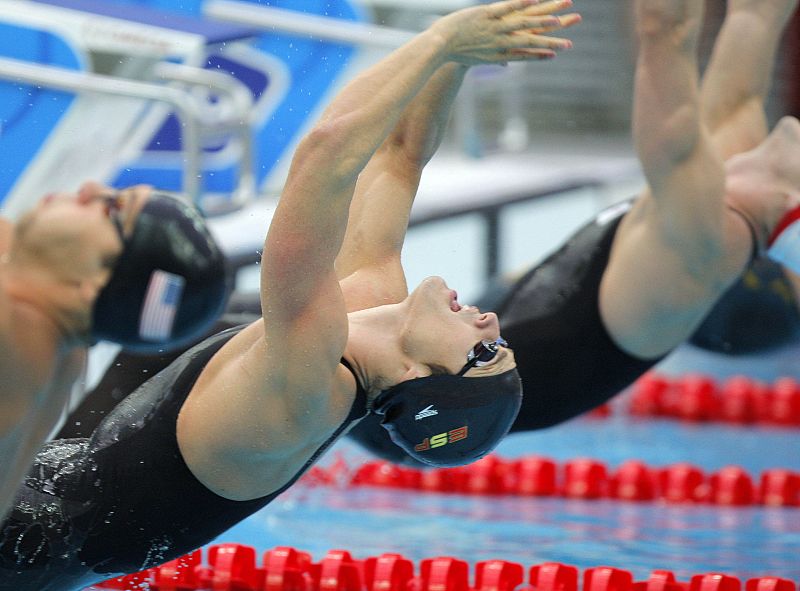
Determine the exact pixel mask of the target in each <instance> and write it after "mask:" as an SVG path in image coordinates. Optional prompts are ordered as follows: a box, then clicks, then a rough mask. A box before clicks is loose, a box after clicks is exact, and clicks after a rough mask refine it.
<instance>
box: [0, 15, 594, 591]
mask: <svg viewBox="0 0 800 591" xmlns="http://www.w3.org/2000/svg"><path fill="white" fill-rule="evenodd" d="M569 5H570V2H569V1H567V0H552V1H548V2H541V3H538V2H533V1H532V0H508V1H503V2H497V3H494V4H488V5H481V6H476V7H471V8H467V9H464V10H461V11H458V12H455V13H453V14H450V15H448V16H445V17H443V18H442V19H439V20H438V21H436V22H435V23H434V24H433V25H432V26H431V27H430V28H429V29H428V30H427V31H424V32H423V33H421V34H419V35H418V36H416V37H415V38H413V39H412V40H411V41H409V42H408V43H407V44H406V45H404V46H403V47H401V48H400V49H398V50H396V51H395V52H393V53H392V54H390V55H389V56H388V57H386V58H385V59H384V60H382V61H381V62H379V63H378V64H376V65H375V66H373V67H371V68H370V69H368V70H367V71H365V72H364V73H362V74H361V75H359V76H358V77H356V78H355V79H354V80H353V81H351V82H350V83H349V84H348V85H347V86H346V87H345V88H344V89H343V91H342V92H341V93H340V94H339V96H338V97H337V98H336V99H335V100H334V101H333V102H332V103H331V105H330V106H329V107H328V108H327V110H326V111H325V113H324V114H323V115H322V119H321V121H320V122H319V123H318V124H317V125H316V126H315V127H314V128H313V129H312V130H311V131H310V132H309V134H308V135H307V136H306V137H305V138H304V139H303V140H302V141H301V142H300V144H299V147H298V148H297V151H296V153H295V156H294V159H293V161H292V165H291V168H290V171H289V177H288V179H287V182H286V186H285V188H284V191H283V194H282V196H281V199H280V202H279V203H278V206H277V208H276V211H275V215H274V217H273V220H272V223H271V225H270V229H269V232H268V235H267V239H266V244H265V248H264V254H263V257H262V261H261V273H262V284H261V285H262V289H261V294H260V296H261V306H262V309H263V311H264V317H263V318H259V319H258V320H256V321H255V322H252V323H250V324H247V325H245V326H242V327H238V328H234V329H232V330H230V331H228V332H223V333H221V334H218V335H215V336H212V337H210V338H209V339H207V340H205V341H203V342H202V343H200V344H199V345H197V346H196V347H195V348H193V349H191V350H190V351H188V352H186V353H185V354H184V355H182V356H181V357H179V358H178V359H177V360H175V361H174V362H173V363H172V364H171V365H169V367H167V368H166V369H164V370H163V371H162V372H160V373H159V374H157V375H156V376H154V377H153V378H151V379H150V380H148V381H147V382H146V383H145V384H143V385H142V386H141V387H140V388H138V389H137V390H136V391H135V392H134V393H133V394H131V395H130V396H129V397H128V398H126V399H125V400H124V402H122V403H121V404H120V405H119V406H117V407H116V408H115V409H114V411H113V412H111V413H110V414H109V415H108V416H107V417H106V418H105V419H104V420H103V422H102V423H101V424H100V425H99V426H98V427H97V428H96V429H95V430H94V432H93V433H92V434H91V436H90V437H89V438H88V439H71V440H70V439H60V440H57V441H54V442H52V443H50V444H48V445H47V446H46V447H45V448H44V449H43V450H42V451H41V452H40V453H39V455H38V456H37V458H36V462H35V464H34V467H33V469H32V470H31V471H30V473H29V475H28V478H27V479H26V481H25V483H24V485H23V486H22V487H21V489H20V490H19V492H18V495H17V499H16V505H15V507H14V509H13V511H12V512H11V514H10V516H9V518H8V519H7V520H6V521H5V523H3V524H2V525H0V589H2V590H4V591H5V590H11V589H13V590H14V591H26V590H30V591H33V590H36V591H53V590H61V589H72V588H75V587H77V586H81V585H86V584H88V583H90V582H92V581H97V580H100V579H104V578H108V577H110V576H112V575H115V574H118V573H124V572H130V571H135V570H139V569H142V568H147V567H149V566H153V565H155V564H159V563H161V562H164V561H166V560H170V559H172V558H175V557H177V556H179V555H182V554H185V553H186V552H189V551H191V550H193V549H194V548H197V547H198V546H200V545H202V544H204V543H206V542H208V541H210V540H211V539H213V538H214V537H215V536H216V535H218V534H219V533H220V532H222V531H223V530H224V529H227V528H228V527H230V526H231V525H233V524H235V523H236V522H237V521H239V520H241V519H242V518H244V517H245V516H247V515H249V514H250V513H252V512H254V511H256V510H257V509H259V508H261V507H263V506H264V505H265V504H267V503H268V502H269V501H270V500H271V499H273V498H274V497H275V496H276V495H278V494H280V493H281V492H282V491H283V490H285V489H286V488H287V487H289V486H291V484H292V483H293V482H294V481H295V480H297V478H298V477H299V476H300V475H301V474H302V473H303V472H304V471H305V470H306V469H307V468H308V467H309V466H310V464H311V463H313V462H314V461H315V460H316V458H317V457H318V456H319V454H320V453H322V452H323V451H324V450H325V449H326V448H327V447H328V446H329V445H330V444H331V443H332V442H333V441H335V440H336V439H337V438H338V437H339V436H340V435H342V434H343V432H344V431H346V430H347V429H348V428H349V427H350V426H351V424H352V423H353V422H354V421H355V420H357V419H358V418H360V417H362V416H363V415H364V414H365V413H366V412H367V410H368V409H371V410H372V411H374V412H378V413H381V414H382V415H383V416H384V423H385V427H386V428H387V430H389V431H390V432H391V435H392V437H393V439H394V440H395V441H396V442H397V443H398V445H402V446H404V449H406V450H407V451H408V453H411V454H412V455H414V456H415V457H417V458H418V459H419V460H421V461H425V462H428V463H431V464H435V465H454V464H460V463H466V462H469V461H473V460H475V459H477V458H479V457H481V456H483V455H485V454H486V453H488V452H489V451H490V450H491V449H492V447H493V446H494V445H496V444H497V442H498V441H499V440H500V439H501V438H502V437H503V436H504V435H505V433H506V432H507V431H508V429H509V428H510V426H511V423H512V422H513V420H514V418H515V416H516V413H517V411H518V410H519V405H520V398H521V386H520V381H519V376H518V373H517V371H516V369H515V364H514V356H513V353H512V351H511V349H509V348H508V347H507V346H506V343H505V341H503V339H502V338H501V337H500V332H499V323H498V320H497V316H496V315H495V314H493V313H488V314H485V313H481V312H480V311H479V310H478V309H477V308H474V307H468V306H461V305H460V304H459V303H458V301H457V298H456V294H455V292H453V291H452V290H450V289H449V288H448V287H447V286H446V285H445V283H444V281H443V280H441V279H440V278H430V279H427V280H425V281H424V282H423V283H422V284H421V285H420V286H419V287H418V288H417V289H416V290H415V291H414V292H413V293H412V294H410V295H407V290H406V283H405V277H404V274H403V270H402V267H401V266H400V248H401V246H402V243H403V239H404V235H405V231H406V226H407V221H408V213H409V209H410V207H411V203H412V201H413V198H414V195H415V193H416V189H417V186H418V183H419V177H420V174H421V172H422V168H423V167H424V165H425V163H426V162H427V161H428V160H429V159H430V157H431V156H432V155H433V152H434V151H435V149H436V148H437V147H438V145H439V143H440V141H441V138H442V135H443V130H444V124H445V122H446V119H447V116H448V113H449V111H450V106H451V104H452V101H453V98H454V96H455V94H456V91H457V89H458V87H459V86H460V83H461V80H462V79H463V76H464V74H465V71H466V69H467V67H468V66H470V65H472V64H481V63H495V62H506V61H509V60H536V59H541V58H549V57H554V56H555V54H556V51H557V50H559V49H562V48H566V47H569V45H570V42H569V41H567V40H563V39H559V38H556V37H552V36H550V35H548V34H546V33H550V32H551V31H554V30H557V29H561V28H564V27H568V26H570V25H572V24H574V23H576V22H578V21H579V20H580V19H579V17H578V16H577V15H574V14H572V15H569V14H567V15H562V16H560V17H559V18H556V17H553V16H551V15H553V14H554V13H557V12H560V11H562V10H563V9H564V8H566V7H567V6H569ZM431 403H435V404H436V407H437V410H438V412H437V413H436V414H434V415H432V416H429V417H426V418H425V420H424V421H415V420H414V414H415V413H417V412H418V411H419V410H421V409H422V408H425V407H426V406H427V405H429V404H431ZM434 438H435V439H434Z"/></svg>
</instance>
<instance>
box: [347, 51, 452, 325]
mask: <svg viewBox="0 0 800 591" xmlns="http://www.w3.org/2000/svg"><path fill="white" fill-rule="evenodd" d="M466 72H467V66H465V65H462V64H455V63H451V64H446V65H445V66H443V67H441V68H440V69H439V71H438V72H437V73H436V74H435V75H434V77H433V78H432V79H431V80H430V82H428V84H427V85H426V86H425V88H424V89H423V91H422V92H420V94H419V95H418V96H417V97H416V99H414V101H413V102H412V103H411V104H410V105H409V106H408V107H407V108H406V110H405V112H404V113H403V115H402V117H401V118H400V121H399V122H398V124H397V126H396V127H395V128H394V130H392V133H391V134H390V135H389V137H388V138H386V140H385V141H384V142H383V144H381V146H380V148H378V150H377V151H376V152H375V154H374V155H373V157H372V158H371V159H370V161H369V163H368V164H367V166H366V168H365V169H364V172H363V173H361V176H359V178H358V182H357V183H356V188H355V194H354V195H353V201H352V204H351V205H350V218H349V221H348V225H347V232H346V234H345V237H344V242H343V244H342V248H341V250H340V251H339V256H338V257H337V258H336V272H337V275H338V276H339V278H340V279H341V280H342V281H341V287H342V291H343V292H344V297H345V302H346V305H347V310H348V311H353V310H359V309H363V308H370V307H373V306H379V305H382V304H388V303H394V302H399V301H401V300H402V299H403V298H405V297H406V295H407V291H408V290H407V286H406V280H405V274H404V273H403V269H402V266H401V264H400V253H401V250H402V247H403V242H404V240H405V234H406V230H407V229H408V219H409V215H410V211H411V206H412V204H413V202H414V197H415V196H416V193H417V189H418V187H419V182H420V178H421V176H422V170H423V168H424V167H425V165H426V164H427V163H428V161H429V160H430V158H431V157H432V156H433V154H434V153H435V151H436V149H437V148H438V147H439V145H440V144H441V141H442V137H443V135H444V130H445V127H446V125H447V121H448V119H449V116H450V111H451V107H452V104H453V100H454V99H455V96H456V94H457V93H458V89H459V88H460V86H461V82H462V81H463V79H464V75H465V73H466Z"/></svg>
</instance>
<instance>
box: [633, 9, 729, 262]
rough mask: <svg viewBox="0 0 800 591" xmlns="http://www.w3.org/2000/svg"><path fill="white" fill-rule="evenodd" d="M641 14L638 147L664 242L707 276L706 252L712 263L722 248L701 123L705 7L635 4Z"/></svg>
mask: <svg viewBox="0 0 800 591" xmlns="http://www.w3.org/2000/svg"><path fill="white" fill-rule="evenodd" d="M636 8H637V27H638V33H639V56H638V60H637V67H636V84H635V90H634V109H633V132H634V142H635V144H636V149H637V152H638V155H639V159H640V161H641V163H642V167H643V170H644V173H645V176H646V178H647V181H648V185H649V187H650V190H651V192H652V195H653V197H654V201H655V203H656V204H657V205H656V206H657V207H658V208H659V209H660V210H661V212H662V213H661V215H660V216H659V219H661V220H663V222H664V224H663V227H662V228H661V231H662V232H664V233H665V240H666V242H667V243H674V244H675V245H676V246H677V247H679V248H680V250H681V251H683V252H686V253H693V254H694V256H687V257H684V258H685V260H686V262H687V263H689V264H690V266H691V265H692V263H693V262H696V263H697V267H696V268H695V269H694V271H696V272H698V273H700V274H706V273H708V269H707V268H706V267H705V266H704V260H703V259H705V257H704V256H702V253H703V252H704V248H706V247H707V248H711V251H708V254H709V255H710V256H711V257H713V258H715V257H716V254H717V253H716V252H715V250H716V247H715V245H719V244H721V243H722V238H721V236H722V233H723V228H722V220H723V218H724V216H723V215H722V211H723V208H724V203H723V200H722V198H721V196H722V194H723V192H724V172H723V167H722V160H721V158H720V157H719V155H718V154H717V153H716V152H715V150H714V146H713V145H712V143H711V141H710V135H709V133H708V130H707V129H706V127H705V125H704V122H703V120H702V118H701V108H700V92H699V81H698V65H697V40H698V36H699V31H700V25H701V23H702V13H703V3H702V2H697V0H638V1H637V4H636ZM700 242H703V243H704V244H700ZM687 270H689V269H687Z"/></svg>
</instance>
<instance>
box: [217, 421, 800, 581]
mask: <svg viewBox="0 0 800 591" xmlns="http://www.w3.org/2000/svg"><path fill="white" fill-rule="evenodd" d="M798 451H800V431H797V430H792V429H780V428H773V427H761V428H751V427H739V426H727V425H722V424H705V425H689V424H683V423H678V422H674V421H665V420H634V419H631V418H629V417H624V416H615V417H611V418H608V419H577V420H574V421H571V422H568V423H565V424H563V425H560V426H558V427H554V428H551V429H547V430H544V431H539V432H531V433H522V434H517V435H513V436H510V437H508V438H507V439H506V440H505V441H504V442H503V443H502V444H501V445H500V447H499V448H498V449H497V453H498V454H499V455H500V456H501V457H503V458H508V459H511V458H515V457H519V456H522V455H531V454H539V455H546V456H548V457H550V458H552V459H554V460H557V461H559V462H564V461H566V460H570V459H574V458H576V457H587V456H588V457H593V458H596V459H599V460H602V461H604V462H605V463H606V464H607V465H608V467H609V468H611V469H613V468H614V467H616V466H618V465H619V464H620V463H622V462H623V461H625V460H629V459H638V460H642V461H644V462H645V463H646V464H648V465H650V466H656V467H658V466H664V465H667V464H670V463H675V462H680V461H688V462H691V463H693V464H695V465H697V466H699V467H701V468H703V469H704V470H705V471H707V472H711V471H714V470H717V469H719V468H722V467H723V466H726V465H730V464H735V465H738V466H741V467H742V468H744V469H745V470H747V471H748V472H749V473H750V474H751V475H752V476H753V477H754V478H757V477H758V475H759V474H760V473H761V472H762V471H763V470H765V469H768V468H778V467H780V468H789V469H792V470H795V471H800V453H798ZM333 458H339V459H344V460H345V461H346V462H347V463H348V464H349V465H358V464H359V463H360V462H362V461H366V460H368V459H369V456H367V455H366V454H364V453H363V452H361V451H360V450H359V449H357V448H356V447H355V446H353V445H352V444H349V443H348V442H346V441H345V442H342V443H340V444H338V445H337V446H336V447H335V448H334V450H332V452H331V453H329V454H328V456H327V460H326V461H328V462H330V461H332V460H333ZM217 542H240V543H246V544H250V545H254V546H256V548H257V549H258V550H265V549H268V548H270V547H273V546H278V545H281V546H293V547H296V548H298V549H302V550H305V551H307V552H310V553H311V554H312V556H313V557H314V559H315V560H319V559H321V558H322V557H323V556H324V555H325V553H326V552H327V551H328V550H329V549H334V548H338V549H345V550H349V551H350V552H351V553H352V554H353V555H354V557H356V558H365V557H367V556H376V555H379V554H381V553H383V552H398V553H400V554H403V555H405V556H406V557H408V558H410V559H412V560H413V561H414V562H418V561H419V560H421V559H423V558H428V557H434V556H454V557H457V558H461V559H463V560H466V561H468V562H470V563H475V562H477V561H480V560H487V559H503V560H509V561H515V562H519V563H522V564H523V565H525V566H526V567H527V566H530V565H533V564H537V563H541V562H549V561H556V562H562V563H566V564H571V565H574V566H577V567H579V568H580V569H584V568H589V567H593V566H599V565H606V566H615V567H619V568H625V569H628V570H630V571H632V572H633V574H634V576H635V577H636V578H637V579H644V578H646V577H647V576H648V575H649V573H650V571H651V570H654V569H667V570H672V571H674V572H675V574H676V575H677V576H678V578H679V579H681V580H686V579H688V578H689V577H690V576H692V575H694V574H699V573H708V572H723V573H727V574H732V575H735V576H738V577H740V578H742V579H746V578H751V577H758V576H780V577H784V578H788V579H792V580H794V581H800V508H764V507H759V506H748V507H743V508H742V507H739V508H734V507H717V506H710V505H677V504H665V503H660V502H641V503H635V502H625V501H614V500H587V501H582V500H571V499H562V498H518V497H513V496H503V497H493V496H466V495H453V494H435V493H422V492H414V491H402V490H388V489H378V488H366V487H362V488H348V487H346V486H344V485H341V486H312V485H306V484H300V485H298V486H296V487H294V488H292V489H290V490H289V491H288V492H287V493H286V494H284V495H283V496H281V497H280V498H279V499H277V500H276V501H275V502H273V503H272V504H271V505H270V506H268V507H266V508H265V509H264V510H262V511H261V512H259V513H257V514H256V515H253V516H252V517H251V518H249V519H248V520H246V521H244V522H242V523H240V524H239V525H237V526H236V527H234V528H232V529H231V530H230V531H228V532H226V533H225V534H224V535H222V536H220V538H219V540H217Z"/></svg>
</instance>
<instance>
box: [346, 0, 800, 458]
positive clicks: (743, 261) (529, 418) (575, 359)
mask: <svg viewBox="0 0 800 591" xmlns="http://www.w3.org/2000/svg"><path fill="white" fill-rule="evenodd" d="M796 7H797V0H730V1H729V2H728V7H727V15H726V18H725V21H724V24H723V26H722V28H721V30H720V32H719V35H718V37H717V40H716V44H715V47H714V53H713V55H712V59H711V62H710V63H709V65H708V68H707V70H706V72H705V75H704V78H703V83H702V86H701V88H698V84H697V60H696V55H695V52H696V37H697V35H698V31H699V24H700V22H701V20H702V8H703V3H702V2H696V0H683V1H679V0H675V1H674V2H655V1H652V2H651V1H650V0H639V1H638V2H637V10H638V29H639V33H640V39H641V46H640V54H639V59H638V65H637V80H636V90H635V97H634V102H635V106H634V139H635V140H636V146H637V150H638V152H639V157H640V160H641V162H642V165H643V168H644V172H645V175H646V177H647V181H648V183H649V188H648V189H646V190H645V191H644V192H643V194H642V195H641V196H640V197H638V198H637V199H636V200H632V201H629V202H625V203H621V204H618V205H616V206H613V207H611V208H609V209H608V210H606V211H603V212H601V213H600V214H599V215H598V216H597V218H596V219H595V220H593V221H592V222H590V223H589V224H587V225H586V226H584V227H583V228H582V229H581V230H579V231H578V232H577V233H576V234H575V235H574V236H573V237H572V238H571V239H570V240H568V241H567V243H566V244H565V245H564V246H562V247H561V248H560V249H559V250H558V251H556V252H555V253H553V254H552V255H551V256H550V257H549V258H547V259H546V260H545V261H544V262H543V263H541V264H540V265H538V266H537V267H535V268H534V269H531V270H530V271H529V272H528V273H526V274H525V275H524V276H523V277H522V278H521V279H519V280H518V281H516V282H515V283H514V285H513V286H512V287H511V288H510V290H509V292H508V295H507V296H506V297H505V298H503V299H501V300H500V301H501V303H500V305H499V307H498V308H497V311H498V314H499V316H500V318H501V330H502V332H503V334H504V335H505V336H507V337H508V338H509V340H512V342H513V343H514V347H515V352H516V357H517V361H518V369H519V372H520V375H521V377H522V381H523V387H524V388H525V398H524V400H523V404H522V409H521V410H520V413H519V415H518V417H517V420H516V422H515V423H514V425H513V427H512V429H511V431H512V432H515V431H524V430H529V429H539V428H544V427H548V426H550V425H554V424H557V423H559V422H562V421H565V420H567V419H569V418H572V417H574V416H576V415H578V414H581V413H583V412H585V411H587V410H589V409H591V408H594V407H595V406H598V405H600V404H602V403H603V402H605V401H607V400H608V399H609V398H611V397H612V396H614V395H615V394H617V393H618V392H620V391H621V390H622V389H623V388H625V387H626V386H628V385H629V384H631V383H632V382H633V381H634V380H635V379H636V378H637V377H639V376H640V375H641V374H642V373H644V372H645V371H646V370H648V369H649V368H650V367H652V366H653V365H654V364H656V363H657V362H658V361H660V360H661V359H662V358H663V357H664V356H665V355H666V354H667V353H669V352H670V351H671V350H672V349H673V348H675V347H676V346H677V345H679V344H680V343H682V342H684V341H686V340H687V339H689V338H690V337H692V336H693V335H694V338H695V339H696V340H697V341H699V342H700V343H702V344H704V345H705V346H707V347H709V348H711V347H720V348H721V347H723V346H724V345H723V344H722V343H723V342H724V341H722V339H723V338H724V336H725V333H724V332H723V330H722V329H720V328H719V327H718V326H717V327H715V326H714V322H715V321H716V322H718V320H719V318H720V317H721V316H724V317H726V320H728V321H735V316H734V315H733V314H731V312H730V310H731V308H732V307H733V305H732V303H731V302H727V301H725V300H724V297H723V296H724V294H725V293H726V291H727V290H729V289H731V286H732V285H733V288H732V289H733V290H734V293H735V292H736V290H739V292H741V289H742V286H739V285H736V284H735V282H736V281H737V280H738V278H739V277H740V276H741V275H742V273H743V271H744V270H745V269H746V268H748V269H751V270H752V269H754V268H756V269H760V270H759V273H761V274H762V276H766V275H767V274H768V273H771V274H772V275H773V276H774V275H775V273H776V271H775V270H774V266H771V265H770V264H769V263H766V264H765V263H763V262H761V261H760V260H759V259H758V258H757V257H756V256H755V254H756V253H762V252H763V251H764V250H767V249H768V248H769V250H770V253H769V254H774V249H775V246H774V244H775V242H776V241H775V238H774V237H771V236H770V234H772V233H773V230H774V229H775V227H776V224H777V223H778V220H779V219H780V218H781V217H782V216H783V215H784V214H785V213H786V212H787V211H789V210H791V209H792V208H794V207H796V206H797V205H798V204H800V156H798V155H800V123H798V121H797V120H796V119H793V118H785V119H783V120H781V121H780V123H779V124H778V126H777V127H776V129H775V130H774V131H773V132H772V134H770V135H769V136H767V124H766V115H765V113H764V99H765V97H766V94H767V91H768V88H769V80H770V75H769V74H770V72H771V70H772V63H773V61H774V58H775V54H776V51H777V45H778V40H779V37H780V32H781V31H782V30H783V28H784V27H785V25H786V23H787V22H788V21H789V19H790V17H791V16H792V14H793V13H794V12H795V9H796ZM701 104H702V109H700V105H701ZM723 162H725V164H724V165H723ZM779 163H780V165H779ZM794 251H795V255H798V254H800V244H797V245H795V248H794ZM782 262H786V263H787V266H789V267H792V268H793V270H794V272H795V273H797V272H798V271H799V270H800V268H798V265H797V260H796V259H795V260H794V261H792V260H788V261H782ZM748 264H749V267H748ZM772 265H775V263H772ZM778 273H779V274H780V272H779V271H778ZM779 276H780V277H781V278H782V281H783V285H784V292H785V295H786V296H787V297H788V298H789V301H790V302H792V301H793V298H792V293H791V291H787V288H789V286H790V283H789V282H788V280H786V279H783V277H785V276H783V275H779ZM751 277H752V276H751ZM747 278H748V276H747V275H746V274H745V276H744V280H745V281H746V280H747ZM720 298H723V299H722V305H721V306H720V308H719V309H718V310H717V311H716V312H712V309H713V306H714V305H715V302H717V301H718V300H720ZM769 301H770V298H764V297H762V298H760V300H759V302H760V303H761V304H766V303H769ZM779 313H780V318H781V319H785V320H786V321H787V323H786V325H785V327H784V328H785V329H786V330H790V331H793V332H791V335H794V336H796V335H797V327H798V322H797V311H796V308H794V307H793V306H789V307H787V305H786V303H785V301H782V302H781V308H780V312H779ZM706 317H708V319H709V320H708V321H709V324H706V325H703V324H702V323H703V321H704V318H706ZM726 330H727V331H732V330H733V328H731V327H726ZM379 419H380V418H379V417H369V418H368V419H366V420H365V421H363V422H362V423H360V424H359V425H358V426H357V427H356V428H355V429H353V430H352V431H351V432H350V436H351V437H352V438H354V439H356V440H357V441H359V442H360V443H362V444H363V445H364V446H365V447H367V449H370V450H371V451H373V452H374V453H376V454H377V455H380V456H381V457H384V458H386V459H389V460H392V461H395V462H398V463H400V462H403V463H413V460H411V459H410V458H408V456H407V455H406V454H403V453H402V450H399V449H398V448H397V447H396V446H393V445H391V442H390V441H388V439H387V438H386V437H385V434H384V433H383V432H382V431H381V429H379V428H378V424H379Z"/></svg>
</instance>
